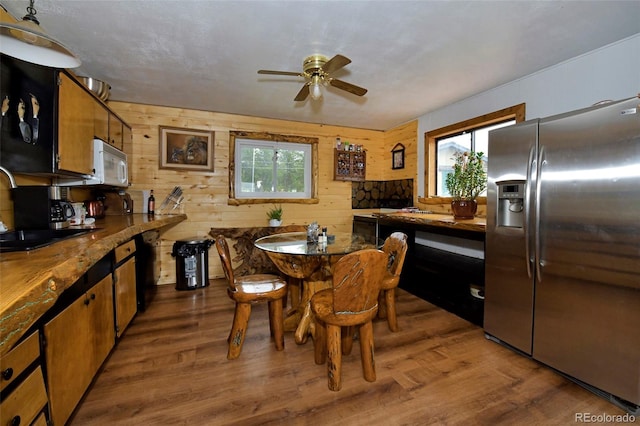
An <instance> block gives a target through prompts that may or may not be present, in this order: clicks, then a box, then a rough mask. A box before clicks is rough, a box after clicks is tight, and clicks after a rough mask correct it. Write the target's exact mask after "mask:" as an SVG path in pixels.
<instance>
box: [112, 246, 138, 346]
mask: <svg viewBox="0 0 640 426" xmlns="http://www.w3.org/2000/svg"><path fill="white" fill-rule="evenodd" d="M114 285H115V295H116V296H115V297H116V335H117V337H120V336H122V333H124V330H125V328H127V326H128V325H129V323H130V322H131V320H132V319H133V316H134V315H135V314H136V311H137V310H138V302H137V299H136V259H135V257H132V258H131V259H129V260H128V261H127V262H125V263H124V264H123V265H121V266H120V267H119V268H118V269H116V272H115V284H114Z"/></svg>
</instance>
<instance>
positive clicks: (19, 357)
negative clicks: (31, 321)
mask: <svg viewBox="0 0 640 426" xmlns="http://www.w3.org/2000/svg"><path fill="white" fill-rule="evenodd" d="M39 355H40V345H39V340H38V332H35V333H33V334H32V335H31V336H29V337H28V338H27V339H26V340H24V341H23V342H22V343H20V344H19V345H18V346H16V347H15V348H13V349H12V350H11V351H10V352H9V353H7V354H6V355H4V356H3V357H2V358H1V359H0V371H1V372H2V374H0V377H1V378H0V390H4V389H5V388H6V387H7V386H8V385H9V384H10V383H11V382H13V381H14V380H15V378H16V377H18V376H19V375H20V374H21V373H22V372H23V371H24V369H25V368H27V367H28V366H29V364H31V363H32V362H33V361H35V359H36V358H38V356H39Z"/></svg>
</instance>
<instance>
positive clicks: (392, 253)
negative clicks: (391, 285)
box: [382, 232, 407, 277]
mask: <svg viewBox="0 0 640 426" xmlns="http://www.w3.org/2000/svg"><path fill="white" fill-rule="evenodd" d="M382 251H383V252H385V253H386V254H387V256H388V262H387V272H388V273H389V274H390V275H392V276H394V277H399V276H400V273H401V272H402V265H403V264H404V258H405V256H406V254H407V235H406V234H405V233H403V232H394V233H393V234H391V235H389V237H387V239H386V240H385V241H384V246H382Z"/></svg>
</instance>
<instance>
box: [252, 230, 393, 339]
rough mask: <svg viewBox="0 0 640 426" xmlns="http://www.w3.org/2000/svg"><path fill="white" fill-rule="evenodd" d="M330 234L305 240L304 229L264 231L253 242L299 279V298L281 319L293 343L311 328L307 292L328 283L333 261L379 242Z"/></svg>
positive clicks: (280, 266)
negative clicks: (321, 239)
mask: <svg viewBox="0 0 640 426" xmlns="http://www.w3.org/2000/svg"><path fill="white" fill-rule="evenodd" d="M330 238H331V239H332V240H331V242H326V243H315V242H313V243H309V242H307V233H306V232H287V233H283V234H273V235H268V236H266V237H262V238H259V239H257V240H256V241H255V243H254V244H255V246H256V247H257V248H259V249H260V250H263V251H265V252H266V253H267V255H268V256H269V258H270V259H271V260H272V261H273V263H274V264H275V265H276V267H277V268H278V269H279V270H280V272H282V273H283V274H285V275H287V276H289V277H292V278H296V279H299V280H301V282H302V289H301V290H302V291H301V295H300V302H299V303H295V302H293V301H292V308H291V310H290V311H289V312H287V316H286V318H285V323H284V327H285V330H289V331H292V330H295V341H296V343H297V344H303V343H305V342H306V341H307V338H308V336H309V334H313V332H314V329H315V324H314V322H313V318H312V315H311V303H310V301H311V296H313V294H314V293H315V292H317V291H320V290H322V289H325V288H329V287H331V269H332V266H333V264H334V263H335V262H336V261H337V260H338V259H340V257H342V256H344V255H345V254H349V253H352V252H354V251H358V250H363V249H369V248H379V247H380V246H381V245H382V243H381V242H380V241H371V240H370V239H368V238H367V237H365V236H363V235H359V234H354V233H351V232H337V233H335V234H334V235H333V236H330Z"/></svg>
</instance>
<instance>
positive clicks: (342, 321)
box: [311, 249, 387, 391]
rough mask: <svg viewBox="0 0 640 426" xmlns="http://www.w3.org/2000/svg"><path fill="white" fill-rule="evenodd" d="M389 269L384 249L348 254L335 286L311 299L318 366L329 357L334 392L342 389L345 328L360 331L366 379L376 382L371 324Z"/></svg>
mask: <svg viewBox="0 0 640 426" xmlns="http://www.w3.org/2000/svg"><path fill="white" fill-rule="evenodd" d="M386 268H387V255H386V254H385V253H384V252H382V251H380V250H375V249H367V250H360V251H356V252H353V253H350V254H347V255H345V256H344V257H342V258H341V259H340V260H338V262H337V263H336V264H335V266H334V268H333V279H332V280H333V287H332V288H329V289H326V290H321V291H319V292H317V293H316V294H314V295H313V297H312V298H311V310H312V312H313V313H314V315H315V318H316V320H317V323H316V333H315V335H314V339H313V344H314V358H315V362H316V364H323V363H324V362H325V361H326V360H327V358H326V357H327V354H328V362H327V374H328V379H329V389H330V390H332V391H338V390H340V388H341V387H342V347H341V346H342V340H341V330H342V329H341V328H342V327H345V328H346V330H351V329H352V327H354V326H355V327H357V328H358V330H359V334H360V358H361V361H362V371H363V376H364V378H365V380H367V381H369V382H373V381H375V380H376V371H375V362H374V358H373V325H372V322H371V321H372V320H373V318H375V316H376V314H377V312H378V294H379V292H380V283H381V280H382V277H383V275H384V272H385V270H386ZM346 330H345V331H346ZM351 334H352V333H350V332H348V333H346V334H345V344H347V345H350V344H351V337H352V336H351Z"/></svg>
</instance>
